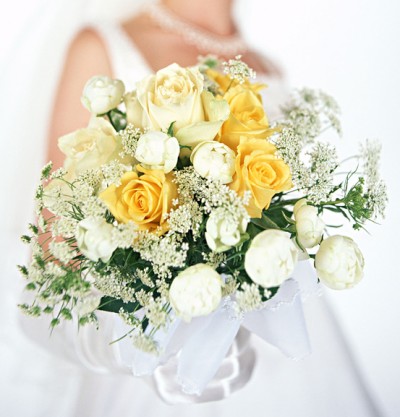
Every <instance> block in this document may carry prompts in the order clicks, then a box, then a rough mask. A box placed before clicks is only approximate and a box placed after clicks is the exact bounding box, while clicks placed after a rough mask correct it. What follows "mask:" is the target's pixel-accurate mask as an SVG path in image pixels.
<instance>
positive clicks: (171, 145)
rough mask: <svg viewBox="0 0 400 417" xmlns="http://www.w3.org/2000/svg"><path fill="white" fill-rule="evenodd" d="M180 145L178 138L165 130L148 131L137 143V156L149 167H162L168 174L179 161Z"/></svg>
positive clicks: (144, 165)
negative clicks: (164, 131)
mask: <svg viewBox="0 0 400 417" xmlns="http://www.w3.org/2000/svg"><path fill="white" fill-rule="evenodd" d="M179 152H180V147H179V142H178V140H177V139H176V138H174V137H170V136H169V135H167V134H166V133H163V132H155V131H151V132H147V133H145V134H143V135H142V136H141V137H140V138H139V140H138V144H137V148H136V152H135V158H136V159H137V160H138V161H139V162H140V163H141V165H142V166H143V167H144V168H147V169H160V170H163V171H164V172H165V173H166V174H167V173H168V172H171V171H172V170H173V169H174V168H175V167H176V163H177V162H178V157H179Z"/></svg>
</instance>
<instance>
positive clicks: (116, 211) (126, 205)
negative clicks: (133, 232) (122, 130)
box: [99, 165, 178, 232]
mask: <svg viewBox="0 0 400 417" xmlns="http://www.w3.org/2000/svg"><path fill="white" fill-rule="evenodd" d="M136 169H137V171H138V172H140V173H142V175H140V176H139V175H138V173H136V172H126V173H125V174H124V175H123V176H122V178H121V185H120V186H118V187H117V186H115V185H111V186H110V187H108V188H107V189H106V190H104V191H103V192H102V193H101V194H100V196H99V197H100V198H101V199H102V200H103V201H104V202H105V203H106V205H107V207H108V209H109V210H110V211H111V213H112V214H113V216H114V217H115V218H116V219H117V221H119V222H121V223H127V222H129V221H133V222H134V223H136V224H137V225H138V226H139V228H140V229H142V230H151V231H152V230H155V229H156V228H158V227H159V226H161V232H165V231H166V230H167V229H168V224H167V222H166V219H165V214H166V213H168V212H169V211H170V210H171V207H172V200H173V199H174V198H177V195H178V193H177V189H176V185H175V183H173V182H172V174H168V175H165V174H164V172H163V171H161V170H147V169H144V168H143V167H141V166H140V165H137V166H136Z"/></svg>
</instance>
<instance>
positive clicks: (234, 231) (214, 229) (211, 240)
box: [205, 210, 248, 252]
mask: <svg viewBox="0 0 400 417" xmlns="http://www.w3.org/2000/svg"><path fill="white" fill-rule="evenodd" d="M247 224H248V219H247V218H243V219H241V221H240V222H239V223H238V221H237V219H235V218H233V217H232V216H229V215H227V213H226V211H225V210H215V211H213V212H212V213H211V215H210V217H209V218H208V220H207V224H206V233H205V237H206V241H207V245H208V247H209V248H210V249H211V250H212V251H214V252H224V251H226V250H228V249H230V248H231V247H232V246H235V245H237V244H238V243H239V242H240V240H241V238H242V236H243V234H244V233H245V232H246V229H247Z"/></svg>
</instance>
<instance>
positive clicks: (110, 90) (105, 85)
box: [81, 75, 125, 115]
mask: <svg viewBox="0 0 400 417" xmlns="http://www.w3.org/2000/svg"><path fill="white" fill-rule="evenodd" d="M124 92H125V86H124V83H123V82H122V81H120V80H113V79H112V78H110V77H107V76H105V75H103V76H102V75H98V76H95V77H92V78H91V79H90V80H89V81H88V82H87V83H86V85H85V87H84V89H83V93H82V97H81V101H82V104H83V105H84V106H85V107H86V108H87V109H88V110H89V111H90V112H91V113H92V114H94V115H97V114H105V113H107V112H108V111H110V110H112V109H115V108H116V107H117V106H118V105H119V104H120V103H121V100H122V96H123V95H124Z"/></svg>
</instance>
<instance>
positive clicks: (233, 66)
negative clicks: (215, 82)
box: [222, 55, 256, 84]
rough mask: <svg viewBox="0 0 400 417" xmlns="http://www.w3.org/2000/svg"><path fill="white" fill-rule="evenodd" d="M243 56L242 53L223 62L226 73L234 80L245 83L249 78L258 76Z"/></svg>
mask: <svg viewBox="0 0 400 417" xmlns="http://www.w3.org/2000/svg"><path fill="white" fill-rule="evenodd" d="M241 58H242V56H241V55H237V56H235V59H230V60H229V61H228V62H223V63H222V66H223V68H224V73H225V74H228V75H229V76H230V77H231V79H232V80H237V81H238V82H239V83H240V84H243V83H244V82H245V81H246V80H247V79H248V78H256V73H255V71H254V70H253V69H251V68H250V67H249V66H248V65H247V64H246V63H245V62H243V61H242V59H241Z"/></svg>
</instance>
